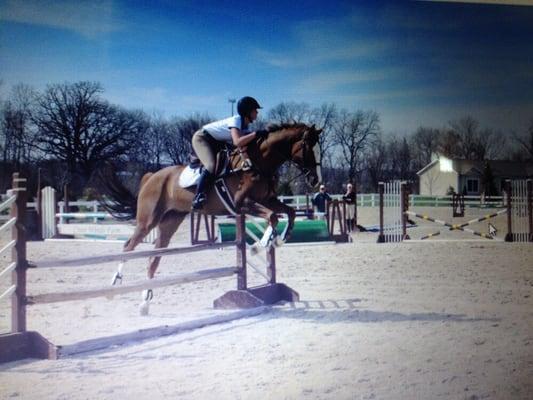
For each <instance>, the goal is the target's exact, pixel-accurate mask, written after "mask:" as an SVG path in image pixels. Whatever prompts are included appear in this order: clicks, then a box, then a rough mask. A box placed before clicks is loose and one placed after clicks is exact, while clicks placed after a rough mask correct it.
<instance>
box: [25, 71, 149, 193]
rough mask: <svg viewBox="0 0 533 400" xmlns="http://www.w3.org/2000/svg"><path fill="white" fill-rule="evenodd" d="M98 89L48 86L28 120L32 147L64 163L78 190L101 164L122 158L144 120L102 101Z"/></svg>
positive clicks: (93, 86)
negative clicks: (32, 134) (31, 126)
mask: <svg viewBox="0 0 533 400" xmlns="http://www.w3.org/2000/svg"><path fill="white" fill-rule="evenodd" d="M102 91H103V90H102V88H101V86H100V84H98V83H94V82H78V83H74V84H67V83H66V84H56V85H50V86H48V87H47V89H46V90H45V92H44V93H43V94H42V95H40V96H39V97H38V106H39V107H38V109H37V111H36V113H35V114H34V115H33V116H32V121H33V122H34V124H35V125H36V127H37V134H36V136H35V140H34V144H35V146H36V147H37V148H38V149H39V150H40V151H42V152H43V154H45V155H46V157H48V158H55V159H57V160H60V161H62V162H64V163H65V167H66V169H67V172H68V173H69V174H71V176H73V177H76V178H81V181H82V182H77V183H78V185H80V186H82V185H83V184H84V182H83V181H87V180H88V178H89V177H90V175H91V173H92V172H93V171H94V170H95V169H96V168H97V167H98V166H99V165H100V164H102V163H104V162H105V161H108V160H117V159H119V158H121V157H123V156H125V155H126V154H127V153H128V151H129V149H130V147H131V143H132V142H134V139H135V138H136V137H138V136H139V132H140V131H142V129H143V125H142V123H140V121H142V118H139V117H138V115H137V114H136V113H135V112H128V111H124V110H122V109H120V108H118V107H116V106H112V105H110V104H108V103H107V102H106V101H104V100H102V99H101V98H100V94H101V93H102Z"/></svg>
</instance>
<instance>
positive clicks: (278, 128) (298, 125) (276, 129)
mask: <svg viewBox="0 0 533 400" xmlns="http://www.w3.org/2000/svg"><path fill="white" fill-rule="evenodd" d="M307 127H308V126H307V125H306V124H304V123H301V122H289V123H284V124H269V125H268V126H267V128H266V130H267V131H268V133H273V132H279V131H282V130H283V129H296V128H307Z"/></svg>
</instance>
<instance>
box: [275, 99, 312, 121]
mask: <svg viewBox="0 0 533 400" xmlns="http://www.w3.org/2000/svg"><path fill="white" fill-rule="evenodd" d="M310 115H311V110H310V107H309V104H307V103H295V102H287V103H280V104H278V105H277V106H275V107H274V108H272V109H270V110H269V112H268V119H269V120H270V121H271V122H273V123H278V124H286V123H291V122H302V123H307V122H309V119H310V118H309V117H310Z"/></svg>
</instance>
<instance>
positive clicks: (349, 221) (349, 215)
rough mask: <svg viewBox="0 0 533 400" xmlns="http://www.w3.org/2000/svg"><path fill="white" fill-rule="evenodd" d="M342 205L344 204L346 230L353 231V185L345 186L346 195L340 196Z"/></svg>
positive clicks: (355, 200)
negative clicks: (342, 201)
mask: <svg viewBox="0 0 533 400" xmlns="http://www.w3.org/2000/svg"><path fill="white" fill-rule="evenodd" d="M342 199H343V200H344V203H345V204H346V215H345V216H344V218H345V219H346V228H347V230H348V232H353V231H354V230H355V207H356V202H357V193H355V191H354V190H353V185H352V184H351V183H348V184H347V185H346V193H344V195H343V196H342Z"/></svg>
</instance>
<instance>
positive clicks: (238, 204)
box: [113, 124, 322, 280]
mask: <svg viewBox="0 0 533 400" xmlns="http://www.w3.org/2000/svg"><path fill="white" fill-rule="evenodd" d="M268 131H269V134H268V136H267V137H266V138H265V139H260V140H259V141H253V142H252V143H250V144H249V145H248V155H249V157H250V159H251V160H252V162H253V165H254V169H255V171H256V176H254V177H252V174H251V173H250V172H243V171H239V170H238V165H239V164H240V163H241V161H240V158H239V157H238V156H237V157H231V166H232V168H233V169H236V170H237V172H233V173H231V174H229V175H228V176H226V177H225V181H226V185H227V188H228V189H229V191H230V192H231V193H232V194H233V198H234V202H235V208H236V211H237V212H238V213H241V212H242V213H247V214H251V215H255V216H258V217H262V218H265V219H266V220H267V221H268V223H269V226H268V227H267V232H265V236H264V237H263V239H265V238H266V241H264V242H263V241H262V242H263V243H262V244H263V245H264V246H266V245H270V244H271V241H272V240H273V239H274V238H275V236H276V235H277V232H276V225H277V224H278V217H277V214H286V215H287V217H288V223H287V227H286V229H285V230H284V232H283V234H282V235H281V240H282V241H285V240H286V239H287V238H288V237H289V235H290V232H291V230H292V228H293V227H294V219H295V216H296V212H295V211H294V209H292V208H291V207H289V206H287V205H286V204H284V203H282V202H281V201H279V200H278V198H277V195H276V193H275V187H276V183H277V182H276V180H277V178H276V173H277V171H278V169H279V168H280V167H281V165H282V164H284V163H285V162H287V161H290V162H293V163H294V164H295V165H297V166H298V168H299V169H300V170H301V172H302V174H304V175H305V177H306V181H307V183H308V184H309V185H311V186H316V185H318V184H319V183H320V181H321V171H320V158H319V154H320V153H319V152H318V139H319V135H320V133H321V132H322V130H321V129H316V128H315V126H314V125H313V126H307V125H305V124H285V125H277V126H272V127H270V128H269V129H268ZM184 168H185V166H182V165H180V166H172V167H167V168H164V169H161V170H159V171H157V172H155V173H153V174H151V173H149V174H146V175H144V176H143V178H142V180H141V187H140V190H139V195H138V198H137V201H136V206H135V203H134V202H130V203H131V204H130V209H129V210H127V208H126V206H127V204H126V201H125V199H124V198H122V199H121V198H119V197H117V196H116V195H115V196H113V197H114V200H115V202H116V204H115V207H113V211H114V212H115V213H116V212H124V211H128V212H127V213H129V214H130V216H131V217H133V215H134V214H135V212H136V219H137V225H136V228H135V231H134V233H133V235H132V236H131V237H130V238H129V240H128V241H127V242H126V243H125V245H124V251H131V250H133V249H134V248H135V247H136V246H137V245H138V244H139V243H140V242H141V241H142V240H143V238H144V237H145V236H146V235H147V234H148V233H149V232H150V231H151V230H152V229H153V228H155V227H157V228H158V231H159V232H158V236H157V240H156V242H155V247H156V248H162V247H167V246H168V244H169V242H170V239H171V237H172V235H174V233H175V232H176V230H177V229H178V227H179V226H180V224H181V223H182V222H183V220H184V219H185V217H186V216H187V214H189V213H190V210H191V204H192V199H193V197H194V189H195V187H192V188H186V189H184V188H182V187H181V186H180V185H179V184H178V181H179V177H180V174H181V173H182V171H183V170H184ZM135 208H136V210H135ZM201 211H202V213H205V214H208V215H228V214H229V212H228V210H227V209H226V208H225V206H224V205H223V203H222V202H221V201H220V199H219V197H218V195H217V193H216V191H215V189H214V186H213V187H210V188H209V189H207V202H206V203H205V205H204V206H203V209H202V210H201ZM159 261H160V257H153V258H151V259H150V261H149V266H148V277H149V278H150V279H151V278H153V277H154V274H155V272H156V270H157V267H158V265H159ZM120 270H121V266H120V267H119V273H118V274H117V275H116V277H117V276H118V278H119V279H120V278H121V274H120ZM116 277H115V279H114V280H116Z"/></svg>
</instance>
